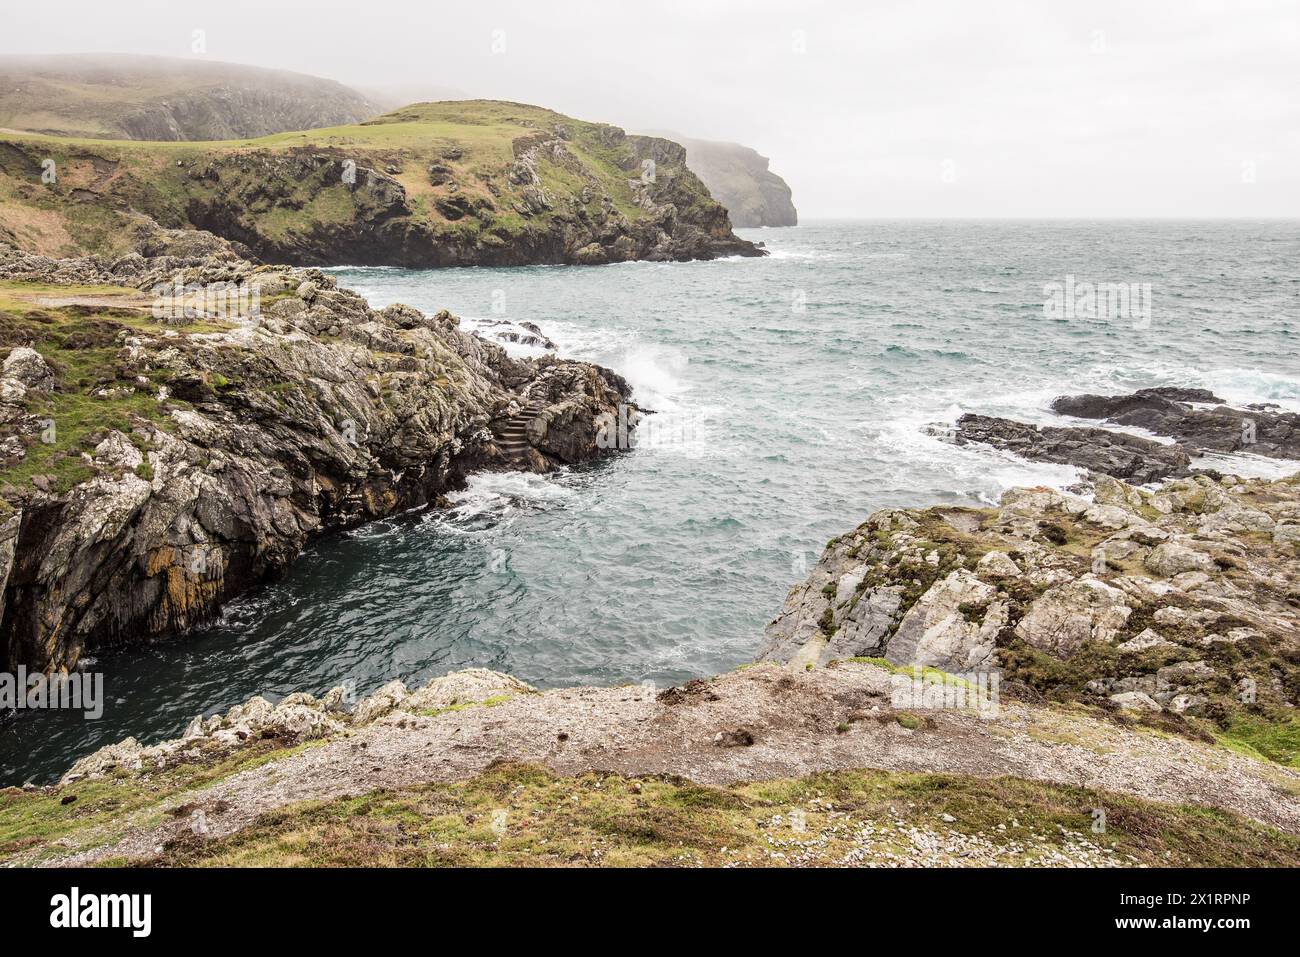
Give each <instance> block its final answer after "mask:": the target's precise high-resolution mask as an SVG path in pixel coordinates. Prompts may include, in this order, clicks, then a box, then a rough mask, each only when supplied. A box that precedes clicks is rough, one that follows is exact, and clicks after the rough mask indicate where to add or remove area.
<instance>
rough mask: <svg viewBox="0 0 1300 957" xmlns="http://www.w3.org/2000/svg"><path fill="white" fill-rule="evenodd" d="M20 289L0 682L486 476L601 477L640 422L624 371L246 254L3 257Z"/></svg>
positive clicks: (208, 605)
mask: <svg viewBox="0 0 1300 957" xmlns="http://www.w3.org/2000/svg"><path fill="white" fill-rule="evenodd" d="M0 277H3V279H4V280H5V281H3V282H0V351H3V352H4V354H5V359H4V365H3V376H0V591H2V592H3V595H4V600H3V607H2V608H0V616H2V618H0V634H3V635H4V643H3V645H0V670H12V668H13V667H14V666H16V665H18V664H26V665H28V666H32V667H35V668H45V669H51V668H52V669H61V668H72V667H74V666H75V665H76V664H77V661H78V659H79V657H80V656H81V655H82V653H83V652H84V651H85V650H87V649H89V648H93V647H96V646H97V645H102V644H108V643H115V642H127V641H137V640H142V639H145V638H148V637H150V636H158V635H166V634H170V633H174V632H180V631H184V630H186V629H187V628H189V627H191V626H193V625H195V624H197V623H199V622H201V621H204V620H206V619H208V618H209V617H210V616H212V615H213V614H214V613H215V612H216V610H217V609H218V607H219V605H220V603H221V602H222V601H223V600H225V599H227V598H229V597H230V596H232V595H234V594H236V593H237V592H239V591H241V590H242V589H244V588H245V587H247V586H248V585H250V584H253V583H255V582H257V581H259V580H262V579H264V578H265V577H267V576H269V575H273V574H275V573H276V572H278V571H281V570H282V569H284V568H285V567H286V566H287V565H288V564H289V563H290V562H292V561H293V560H294V558H295V557H296V556H297V554H298V553H299V552H300V550H301V549H302V548H303V546H304V545H305V544H306V543H307V542H308V541H309V540H310V539H311V538H313V537H314V536H317V535H320V534H322V533H325V532H328V531H330V530H332V529H338V528H344V527H348V526H351V525H355V524H358V523H361V522H365V521H367V520H369V519H373V518H377V517H380V516H384V515H389V514H392V513H394V512H397V511H401V510H404V509H408V508H412V507H416V506H420V505H423V504H425V503H429V502H436V500H437V498H438V496H439V495H440V494H441V493H442V492H444V491H446V490H448V489H451V488H454V487H457V486H458V485H459V484H461V483H462V482H463V477H464V475H465V474H466V473H467V472H469V471H472V470H475V469H492V468H523V469H532V470H537V471H544V470H547V469H550V468H552V467H554V466H556V465H559V464H563V463H571V462H577V461H582V460H585V459H589V458H594V457H596V456H598V455H602V454H605V453H606V450H605V449H604V448H602V444H601V442H600V425H599V423H598V419H599V417H600V416H602V415H609V416H613V415H615V414H616V412H617V406H618V404H619V403H620V402H624V401H626V400H627V393H628V389H627V386H626V384H625V383H624V382H623V380H622V379H620V378H619V377H618V376H616V375H615V374H614V373H612V372H609V371H608V370H605V369H601V368H599V367H596V366H592V365H588V364H584V363H575V362H564V361H560V360H556V359H554V358H551V357H545V358H542V359H538V360H527V361H522V360H515V359H512V358H510V357H509V356H507V355H506V354H505V352H504V351H503V350H502V349H501V347H499V346H496V345H494V344H491V343H487V342H485V341H483V340H481V339H478V338H477V337H474V336H470V335H467V334H464V333H462V332H460V331H459V329H458V328H457V324H458V320H457V319H456V317H454V316H451V315H449V314H447V313H445V312H443V313H439V314H438V315H436V316H426V315H423V314H422V313H420V312H417V311H416V310H414V309H411V308H409V307H406V306H400V305H395V306H390V307H388V308H386V309H384V310H381V311H375V310H372V309H370V308H369V307H368V306H367V305H366V303H365V301H364V300H363V299H361V297H359V296H357V295H356V294H355V293H352V292H350V291H348V290H346V289H340V288H338V287H337V286H336V285H335V282H334V280H333V279H332V278H331V277H328V276H325V275H323V274H321V273H319V272H314V271H311V272H305V273H304V272H294V271H289V270H284V269H267V268H265V267H254V266H253V265H252V264H250V263H248V262H245V261H242V260H240V259H238V258H236V257H233V256H231V255H229V254H227V255H226V256H224V257H222V256H212V257H208V258H204V259H184V258H178V257H163V258H159V259H153V260H147V259H142V258H140V257H128V258H126V259H123V260H119V261H117V262H116V263H114V264H112V265H111V266H106V265H104V264H103V263H102V262H100V261H96V260H73V261H52V260H44V259H41V258H39V257H32V256H28V255H24V254H21V253H17V252H16V251H14V250H12V249H11V248H7V247H0ZM67 283H75V284H76V288H75V289H71V290H70V289H67V288H66V287H65V286H66V284H67ZM175 283H179V284H181V286H182V287H185V286H191V285H193V286H195V288H196V289H201V290H203V292H201V293H196V292H194V291H190V292H186V293H183V294H182V295H181V296H180V298H176V297H175V296H173V295H172V292H171V289H172V286H173V284H175ZM88 284H90V285H88ZM158 284H166V286H165V290H164V295H165V296H166V297H167V298H165V299H164V300H163V302H164V303H165V304H166V305H165V307H164V308H163V309H162V311H161V318H160V317H159V314H158V313H156V312H155V307H156V305H157V303H158V299H157V290H156V288H155V287H157V286H158ZM140 290H153V291H151V292H148V293H144V292H141V291H140ZM254 297H256V298H254ZM255 305H256V306H259V307H260V309H255V308H253V307H254V306H255ZM187 312H188V316H187ZM605 444H606V445H608V443H605Z"/></svg>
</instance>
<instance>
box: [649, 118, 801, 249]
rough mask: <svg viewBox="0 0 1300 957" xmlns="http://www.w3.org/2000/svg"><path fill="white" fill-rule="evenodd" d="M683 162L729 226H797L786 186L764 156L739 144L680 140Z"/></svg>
mask: <svg viewBox="0 0 1300 957" xmlns="http://www.w3.org/2000/svg"><path fill="white" fill-rule="evenodd" d="M670 138H671V139H674V140H676V141H677V142H679V143H681V144H682V145H683V146H685V147H686V163H687V165H688V166H690V168H691V169H692V170H693V171H694V172H695V175H696V176H698V177H699V178H700V179H701V180H703V181H704V185H705V186H707V187H708V188H709V192H710V193H711V194H712V195H713V198H714V199H716V200H717V201H718V202H720V203H721V204H722V205H723V206H725V207H726V208H727V212H728V213H730V214H731V222H732V225H733V226H736V227H742V228H752V227H755V226H797V225H798V224H799V213H798V211H797V210H796V209H795V208H794V202H793V200H792V198H791V193H790V187H789V186H788V185H787V184H786V182H785V180H783V179H782V178H781V177H780V176H778V175H776V173H774V172H772V171H771V170H770V169H769V168H768V165H769V163H770V161H769V160H768V158H767V157H766V156H763V155H761V154H759V152H758V151H757V150H753V149H751V148H749V147H748V146H741V145H740V144H739V143H718V142H713V141H710V140H695V139H683V138H681V137H678V136H672V137H670Z"/></svg>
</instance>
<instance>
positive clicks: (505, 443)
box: [492, 399, 547, 460]
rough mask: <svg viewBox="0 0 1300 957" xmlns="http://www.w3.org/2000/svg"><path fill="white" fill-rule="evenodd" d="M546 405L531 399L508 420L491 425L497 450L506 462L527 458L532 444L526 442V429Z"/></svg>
mask: <svg viewBox="0 0 1300 957" xmlns="http://www.w3.org/2000/svg"><path fill="white" fill-rule="evenodd" d="M546 405H547V403H546V402H545V401H544V400H541V399H531V400H529V401H528V402H526V403H525V404H524V407H523V409H522V410H521V411H520V412H518V413H517V414H515V415H512V416H511V417H510V418H508V419H502V420H501V421H499V422H496V423H494V424H493V425H492V434H493V435H494V436H495V437H496V445H497V448H498V449H500V450H501V454H502V455H503V456H505V458H506V459H508V460H519V459H523V458H525V457H526V456H527V454H528V450H529V448H531V446H532V443H531V442H529V441H528V427H529V425H530V424H531V423H532V421H533V420H534V419H535V418H537V417H538V416H539V415H541V414H542V412H543V411H544V410H545V409H546Z"/></svg>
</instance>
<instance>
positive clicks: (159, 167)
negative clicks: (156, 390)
mask: <svg viewBox="0 0 1300 957" xmlns="http://www.w3.org/2000/svg"><path fill="white" fill-rule="evenodd" d="M51 160H52V161H53V164H54V165H53V170H54V173H55V178H54V180H53V181H52V182H51V181H49V180H50V176H49V175H48V170H49V169H50V164H49V162H48V161H51ZM43 173H46V175H45V176H44V178H43V176H42V174H43ZM178 228H179V229H191V228H193V229H200V230H207V231H209V232H211V233H214V234H216V235H217V236H220V237H223V238H224V239H227V240H230V241H232V242H235V243H239V244H242V245H243V246H244V247H246V248H247V250H249V251H251V253H252V254H253V255H255V256H258V257H260V258H263V259H266V260H268V261H274V262H284V263H293V264H306V265H329V264H342V263H361V264H375V265H381V264H382V265H406V266H434V265H471V264H478V265H514V264H524V263H538V262H541V263H560V262H577V263H600V262H608V261H622V260H628V259H654V260H669V259H692V258H712V257H713V256H716V255H720V254H721V255H730V254H737V253H739V254H747V253H748V254H755V253H756V252H757V251H756V250H754V248H753V247H752V246H751V245H750V244H749V243H746V242H744V241H743V240H740V239H737V238H736V237H735V236H734V234H732V232H731V224H730V221H729V219H728V216H727V211H726V210H725V209H724V208H723V207H722V206H721V205H719V204H718V203H717V202H715V201H714V200H713V199H712V198H711V197H710V196H709V193H708V190H707V189H706V188H705V187H704V185H703V184H702V183H701V182H700V181H699V180H698V179H697V178H696V177H695V175H694V174H693V173H691V172H690V170H688V169H687V168H686V165H685V150H684V149H683V148H682V147H681V146H679V145H678V144H676V143H673V142H671V141H668V140H663V139H659V138H655V137H642V136H628V135H626V134H625V133H624V132H623V131H622V130H621V129H619V128H617V127H614V126H609V125H607V124H603V123H590V122H585V121H580V120H575V119H572V118H570V117H566V116H563V115H562V114H559V113H555V112H553V111H551V110H546V109H542V108H540V107H535V106H525V105H521V104H516V103H504V102H496V101H485V100H470V101H451V102H444V103H426V104H417V105H413V106H408V107H405V108H403V109H400V110H397V111H394V112H392V113H389V114H386V115H385V116H382V117H378V118H376V119H374V120H371V121H368V122H365V123H359V124H351V125H345V126H333V127H325V128H322V129H315V130H310V131H307V132H292V133H277V134H273V135H269V136H264V137H260V138H256V139H247V140H224V141H215V142H176V141H169V142H164V141H150V142H145V141H123V140H103V139H88V138H77V137H63V136H48V135H41V134H32V133H20V132H17V131H8V132H5V133H2V134H0V241H7V242H10V243H12V244H13V245H15V246H18V247H20V248H24V249H27V250H30V251H33V252H38V253H41V254H44V255H50V256H73V255H85V254H102V255H109V256H114V255H120V254H124V253H127V252H132V251H140V252H145V253H159V252H166V251H169V250H168V249H167V242H169V241H170V240H169V239H168V238H167V237H166V235H165V233H164V232H163V230H166V229H178Z"/></svg>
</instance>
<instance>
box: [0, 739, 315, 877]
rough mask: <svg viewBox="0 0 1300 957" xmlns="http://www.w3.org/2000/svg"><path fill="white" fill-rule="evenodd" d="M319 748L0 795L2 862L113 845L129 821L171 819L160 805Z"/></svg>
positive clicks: (250, 751)
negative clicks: (73, 847) (66, 848)
mask: <svg viewBox="0 0 1300 957" xmlns="http://www.w3.org/2000/svg"><path fill="white" fill-rule="evenodd" d="M320 743H321V742H319V741H313V742H308V743H307V744H303V745H299V746H296V747H292V748H284V747H281V746H279V745H278V744H276V743H275V742H273V741H260V742H257V743H255V744H253V745H251V746H249V747H247V748H243V749H241V750H239V751H237V752H235V753H234V754H232V755H229V756H227V757H225V758H221V759H218V760H215V761H211V762H208V763H192V764H182V765H178V766H176V767H174V768H171V769H169V770H166V771H159V772H156V773H152V774H142V775H139V776H135V777H133V776H127V775H121V776H117V777H107V778H101V779H98V780H85V781H79V782H77V783H75V784H70V785H68V786H66V787H61V788H58V789H52V790H38V791H23V790H20V789H18V788H5V789H0V860H3V859H5V858H9V857H12V856H13V855H15V854H20V853H22V854H29V853H34V854H35V855H36V856H37V858H38V859H43V858H46V857H49V856H50V855H52V854H54V853H55V852H56V848H55V847H54V844H55V842H61V841H62V842H72V843H74V844H77V845H79V846H87V847H94V846H99V845H102V844H107V843H110V842H111V841H112V840H114V839H115V838H116V837H118V836H120V835H121V834H123V833H125V832H126V829H127V827H128V818H131V821H132V823H134V824H135V825H145V826H147V825H148V824H149V823H151V822H152V823H154V824H156V823H158V822H161V821H162V820H164V819H165V817H166V812H164V811H162V810H161V808H160V805H161V804H162V803H163V802H165V801H167V800H170V799H172V798H175V797H176V796H177V795H180V794H184V793H186V792H188V791H191V790H194V789H196V788H200V787H203V786H205V785H208V784H211V783H212V782H214V781H217V780H220V779H222V778H225V777H229V776H230V775H232V774H236V773H238V772H240V771H247V770H250V769H252V768H256V767H260V766H261V765H263V764H265V763H267V762H268V761H274V760H278V759H280V758H284V757H287V756H289V755H291V754H296V753H298V752H299V751H301V750H303V749H305V748H308V747H314V746H316V745H318V744H320ZM136 815H141V816H140V817H136Z"/></svg>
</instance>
